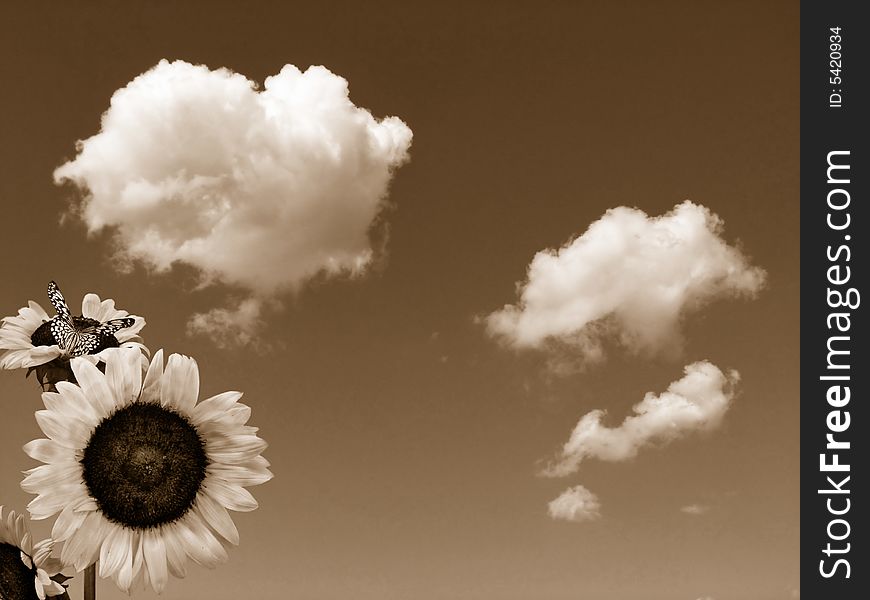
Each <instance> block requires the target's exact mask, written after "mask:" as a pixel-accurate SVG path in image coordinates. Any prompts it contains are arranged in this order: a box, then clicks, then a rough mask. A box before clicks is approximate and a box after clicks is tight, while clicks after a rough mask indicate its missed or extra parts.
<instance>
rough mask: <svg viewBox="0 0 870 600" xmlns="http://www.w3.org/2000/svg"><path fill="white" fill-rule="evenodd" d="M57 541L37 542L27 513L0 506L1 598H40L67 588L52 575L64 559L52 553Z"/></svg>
mask: <svg viewBox="0 0 870 600" xmlns="http://www.w3.org/2000/svg"><path fill="white" fill-rule="evenodd" d="M52 547H53V542H52V541H51V540H42V541H41V542H36V543H34V542H33V540H32V538H31V535H30V528H29V527H28V526H27V521H26V520H25V519H24V515H17V514H15V511H14V510H10V511H8V512H6V513H5V514H4V510H3V506H0V598H3V599H4V600H7V599H9V600H17V599H18V598H39V600H45V598H46V597H51V596H59V595H61V594H63V593H64V592H65V591H66V590H65V589H64V587H63V586H62V585H61V584H60V583H58V582H56V581H53V580H52V579H51V577H52V576H54V575H57V574H58V573H59V572H60V570H61V566H62V565H61V563H60V561H59V560H58V559H56V558H53V557H52V556H51V551H52Z"/></svg>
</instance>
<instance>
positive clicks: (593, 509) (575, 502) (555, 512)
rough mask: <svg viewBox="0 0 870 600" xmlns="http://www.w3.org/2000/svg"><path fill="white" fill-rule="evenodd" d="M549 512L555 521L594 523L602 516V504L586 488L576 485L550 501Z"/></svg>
mask: <svg viewBox="0 0 870 600" xmlns="http://www.w3.org/2000/svg"><path fill="white" fill-rule="evenodd" d="M548 512H549V513H550V516H551V517H552V518H554V519H561V520H564V521H575V522H578V523H579V522H582V521H593V520H595V519H598V518H599V517H600V516H601V503H600V502H599V501H598V497H597V496H596V495H595V494H593V493H592V492H590V491H589V490H587V489H586V488H585V487H583V486H582V485H575V486H574V487H571V488H568V489H567V490H565V491H564V492H562V494H561V495H560V496H559V497H558V498H556V499H555V500H552V501H550V503H549V505H548Z"/></svg>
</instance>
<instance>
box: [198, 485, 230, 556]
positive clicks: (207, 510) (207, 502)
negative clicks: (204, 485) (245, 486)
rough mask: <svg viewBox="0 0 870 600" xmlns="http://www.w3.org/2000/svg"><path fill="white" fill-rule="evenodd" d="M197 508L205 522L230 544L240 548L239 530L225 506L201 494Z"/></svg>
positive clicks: (205, 494)
mask: <svg viewBox="0 0 870 600" xmlns="http://www.w3.org/2000/svg"><path fill="white" fill-rule="evenodd" d="M196 508H197V509H198V510H199V511H200V514H201V516H202V518H203V520H204V521H205V522H206V523H207V524H208V525H209V526H211V528H212V529H214V530H215V531H217V532H218V533H219V534H220V535H222V536H223V537H224V539H226V540H227V541H228V542H230V543H231V544H233V545H236V546H238V544H239V530H238V529H236V525H235V523H233V519H232V517H230V513H228V512H227V509H225V508H224V507H223V506H221V505H220V504H218V503H217V502H215V501H214V500H212V498H211V496H210V495H209V494H207V493H200V494H198V495H197V497H196Z"/></svg>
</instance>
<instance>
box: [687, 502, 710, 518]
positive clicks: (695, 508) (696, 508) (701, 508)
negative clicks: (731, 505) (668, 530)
mask: <svg viewBox="0 0 870 600" xmlns="http://www.w3.org/2000/svg"><path fill="white" fill-rule="evenodd" d="M709 510H710V507H709V506H707V505H706V504H687V505H686V506H681V507H680V512H683V513H686V514H687V515H693V516H698V515H703V514H704V513H706V512H708V511H709Z"/></svg>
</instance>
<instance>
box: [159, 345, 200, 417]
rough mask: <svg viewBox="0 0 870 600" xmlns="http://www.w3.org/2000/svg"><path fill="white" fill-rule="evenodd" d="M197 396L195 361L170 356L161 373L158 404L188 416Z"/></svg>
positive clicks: (176, 355)
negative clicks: (161, 379)
mask: <svg viewBox="0 0 870 600" xmlns="http://www.w3.org/2000/svg"><path fill="white" fill-rule="evenodd" d="M198 396H199V368H198V367H197V366H196V361H195V360H193V359H192V358H189V357H187V356H181V355H180V354H172V355H170V356H169V361H168V363H167V364H166V370H165V371H164V372H163V381H162V382H161V395H160V403H161V404H162V405H163V406H168V407H170V408H174V409H176V410H178V411H179V412H180V413H182V414H185V415H186V414H190V411H191V410H193V406H194V404H196V399H197V397H198Z"/></svg>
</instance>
